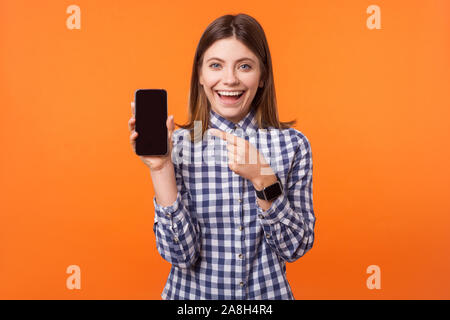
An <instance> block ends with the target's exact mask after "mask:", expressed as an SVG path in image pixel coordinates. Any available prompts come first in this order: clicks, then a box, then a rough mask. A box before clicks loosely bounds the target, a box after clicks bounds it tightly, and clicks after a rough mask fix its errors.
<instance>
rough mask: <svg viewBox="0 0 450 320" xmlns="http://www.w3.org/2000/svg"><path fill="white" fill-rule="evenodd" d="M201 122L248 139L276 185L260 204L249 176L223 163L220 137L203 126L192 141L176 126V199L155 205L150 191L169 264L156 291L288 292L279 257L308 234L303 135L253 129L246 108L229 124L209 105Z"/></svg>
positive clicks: (299, 252)
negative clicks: (279, 189) (267, 202)
mask: <svg viewBox="0 0 450 320" xmlns="http://www.w3.org/2000/svg"><path fill="white" fill-rule="evenodd" d="M197 124H198V123H197ZM197 128H201V123H200V126H199V127H197ZM209 128H217V129H220V130H223V131H226V132H229V133H231V134H234V135H236V136H239V137H241V138H245V139H246V140H248V141H249V142H250V143H251V144H252V145H253V146H255V147H256V149H257V150H258V151H259V152H260V153H261V154H262V155H263V156H264V158H265V159H266V161H267V162H268V163H269V164H270V167H271V168H272V170H273V171H274V172H275V173H276V175H277V176H278V177H279V178H280V180H281V182H282V185H283V190H284V191H283V194H282V195H280V196H279V197H278V198H276V199H275V200H274V201H273V202H272V204H271V207H270V208H269V209H268V210H267V211H264V210H262V209H261V208H260V207H259V205H258V203H257V198H256V193H255V189H254V187H253V184H252V183H251V182H250V181H248V180H246V179H244V178H242V177H241V176H239V175H237V174H236V173H234V172H233V171H231V170H230V168H229V167H228V160H227V158H228V155H227V149H226V144H227V143H226V142H225V141H223V140H222V139H220V138H217V137H214V136H212V135H210V134H206V135H205V137H204V138H203V139H197V141H194V142H193V143H192V142H191V141H190V138H189V131H188V130H187V129H178V130H176V131H175V132H174V134H173V136H172V139H173V149H172V162H173V164H174V169H175V178H176V183H177V188H178V194H177V199H176V200H175V202H174V203H173V204H171V205H170V206H166V207H163V206H160V205H159V204H158V203H157V202H156V197H154V198H153V204H154V207H155V221H154V226H153V230H154V232H155V238H156V246H157V249H158V252H159V253H160V254H161V256H162V257H163V258H164V259H165V260H166V261H168V262H169V263H171V265H172V266H171V270H170V274H169V276H168V279H167V282H166V285H165V287H164V290H163V292H162V295H161V297H162V298H163V299H165V300H179V299H182V300H193V299H195V300H200V299H202V300H203V299H214V300H228V299H229V300H266V299H277V300H281V299H288V300H292V299H294V296H293V294H292V291H291V287H290V285H289V283H288V280H287V278H286V262H293V261H295V260H297V259H298V258H300V257H301V256H303V255H304V254H305V253H306V252H307V251H308V250H310V249H311V247H312V245H313V242H314V225H315V215H314V210H313V197H312V170H313V166H312V153H311V147H310V144H309V141H308V139H307V138H306V137H305V136H304V135H303V134H302V133H301V132H300V131H298V130H295V129H293V128H290V129H283V130H280V129H274V128H267V129H259V128H258V125H257V122H256V118H255V113H254V111H253V110H251V111H250V112H249V113H248V114H247V115H246V116H245V117H244V118H243V119H242V120H241V121H239V123H237V124H235V123H233V122H231V121H229V120H227V119H225V118H223V117H222V116H220V115H219V114H218V113H216V112H214V111H213V110H212V109H211V110H210V123H209ZM195 130H196V129H194V132H195ZM199 130H201V129H199ZM200 132H201V131H200Z"/></svg>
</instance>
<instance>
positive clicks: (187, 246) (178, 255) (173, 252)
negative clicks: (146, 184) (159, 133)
mask: <svg viewBox="0 0 450 320" xmlns="http://www.w3.org/2000/svg"><path fill="white" fill-rule="evenodd" d="M178 149H180V150H181V149H182V148H177V146H176V145H175V143H174V148H173V151H172V159H173V158H174V153H177V152H178ZM178 156H182V154H181V151H180V153H179V154H178ZM179 159H181V158H179ZM173 162H174V169H175V179H176V183H177V188H178V192H177V198H176V200H175V202H174V203H173V204H171V205H170V206H166V207H163V206H161V205H159V204H158V203H157V202H156V196H154V197H153V205H154V207H155V221H154V224H153V231H154V233H155V238H156V247H157V249H158V252H159V253H160V255H161V256H162V257H163V258H164V259H165V260H166V261H168V262H169V263H171V264H172V265H174V266H177V267H180V268H189V267H190V266H191V265H192V264H194V263H195V261H196V260H197V258H198V256H199V253H200V244H201V240H200V226H199V224H198V222H197V220H196V219H195V217H194V216H193V214H192V213H191V212H190V211H189V193H188V191H187V190H186V188H185V186H184V182H183V177H182V172H181V170H182V162H181V161H173ZM178 162H179V163H178Z"/></svg>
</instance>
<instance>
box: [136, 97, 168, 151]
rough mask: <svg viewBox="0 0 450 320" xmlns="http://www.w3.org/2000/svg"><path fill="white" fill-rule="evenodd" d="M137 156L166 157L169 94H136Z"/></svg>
mask: <svg viewBox="0 0 450 320" xmlns="http://www.w3.org/2000/svg"><path fill="white" fill-rule="evenodd" d="M134 106H135V118H136V123H135V130H136V132H137V133H138V136H137V138H136V154H137V155H140V156H165V155H167V152H168V147H167V125H166V121H167V92H166V90H164V89H138V90H136V91H135V93H134Z"/></svg>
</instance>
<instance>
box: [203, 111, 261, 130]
mask: <svg viewBox="0 0 450 320" xmlns="http://www.w3.org/2000/svg"><path fill="white" fill-rule="evenodd" d="M255 113H256V111H255V110H254V109H250V111H249V112H248V113H247V114H246V115H245V117H244V118H242V119H241V120H240V121H239V122H238V123H234V122H233V121H230V120H228V119H225V118H224V117H222V116H221V115H220V114H218V113H217V112H215V111H213V109H210V112H209V123H210V128H217V129H219V130H222V131H225V132H228V133H232V132H233V130H236V129H238V128H241V129H242V130H244V132H245V133H246V134H250V133H251V132H252V131H253V132H254V131H256V130H258V122H257V120H256V117H255Z"/></svg>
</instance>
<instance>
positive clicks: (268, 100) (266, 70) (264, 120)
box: [177, 13, 296, 141]
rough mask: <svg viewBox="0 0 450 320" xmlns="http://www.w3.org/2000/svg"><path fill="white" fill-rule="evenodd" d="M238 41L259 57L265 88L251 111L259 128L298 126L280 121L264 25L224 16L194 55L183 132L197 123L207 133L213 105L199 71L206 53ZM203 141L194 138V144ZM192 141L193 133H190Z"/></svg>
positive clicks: (242, 17) (242, 16) (209, 29)
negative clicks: (226, 42)
mask: <svg viewBox="0 0 450 320" xmlns="http://www.w3.org/2000/svg"><path fill="white" fill-rule="evenodd" d="M230 37H235V38H236V39H237V40H239V41H241V42H242V43H243V44H244V45H246V46H247V47H248V48H249V49H250V50H251V51H253V53H254V54H255V55H256V56H257V57H258V59H259V62H260V66H261V80H262V81H263V83H264V85H263V87H262V88H261V87H260V88H258V91H257V92H256V94H255V97H254V99H253V101H252V105H251V108H253V109H255V111H256V112H255V117H256V120H257V122H258V127H259V128H261V129H264V128H268V127H274V128H277V129H288V128H290V127H291V126H293V125H294V124H295V122H296V121H295V120H293V121H290V122H280V121H279V119H278V110H277V99H276V95H275V85H274V80H273V71H272V58H271V56H270V51H269V45H268V43H267V40H266V36H265V34H264V30H263V28H262V27H261V25H260V24H259V23H258V22H257V21H256V20H255V19H254V18H252V17H250V16H249V15H246V14H242V13H241V14H238V15H234V16H233V15H225V16H222V17H220V18H217V19H216V20H214V21H213V22H212V23H211V24H210V25H209V26H208V27H207V28H206V30H205V31H204V32H203V35H202V37H201V38H200V41H199V43H198V46H197V50H196V52H195V57H194V64H193V67H192V77H191V90H190V94H189V120H188V122H187V124H184V125H178V124H177V126H179V127H181V128H183V129H192V128H194V121H201V123H202V131H201V134H202V137H203V135H204V133H205V131H206V130H207V129H208V124H209V113H210V108H211V105H210V103H209V101H208V98H207V97H206V94H205V92H204V89H203V87H202V86H201V85H200V83H199V69H200V68H201V66H202V63H203V55H204V53H205V51H206V50H207V49H208V48H209V47H210V46H211V45H212V44H213V43H214V42H216V41H217V40H221V39H225V38H230ZM199 138H200V139H201V137H195V140H197V139H199ZM191 141H194V133H193V130H191Z"/></svg>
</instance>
